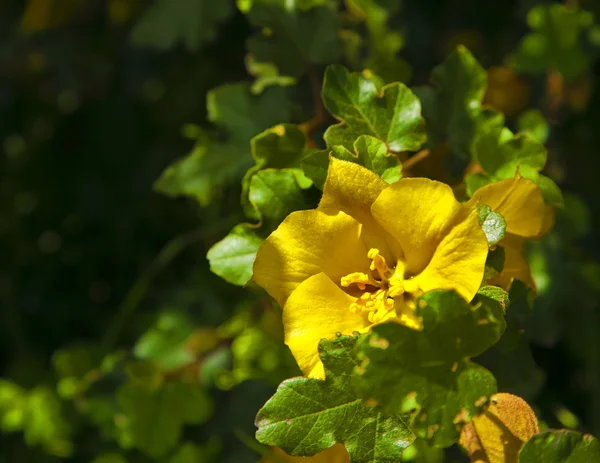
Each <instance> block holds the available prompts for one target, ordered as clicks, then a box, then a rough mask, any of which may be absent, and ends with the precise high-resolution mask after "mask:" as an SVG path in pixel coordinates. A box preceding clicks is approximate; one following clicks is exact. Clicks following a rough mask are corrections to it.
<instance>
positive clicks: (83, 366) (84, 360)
mask: <svg viewBox="0 0 600 463" xmlns="http://www.w3.org/2000/svg"><path fill="white" fill-rule="evenodd" d="M99 360H100V352H99V349H98V348H97V347H96V346H85V345H81V346H74V347H69V348H64V349H60V350H58V351H56V352H55V353H54V354H53V355H52V364H53V366H54V370H55V371H56V373H57V374H58V376H59V377H60V378H66V377H75V378H81V377H82V376H83V375H85V374H86V373H87V372H88V371H90V370H91V369H92V368H94V367H95V366H97V364H98V363H99Z"/></svg>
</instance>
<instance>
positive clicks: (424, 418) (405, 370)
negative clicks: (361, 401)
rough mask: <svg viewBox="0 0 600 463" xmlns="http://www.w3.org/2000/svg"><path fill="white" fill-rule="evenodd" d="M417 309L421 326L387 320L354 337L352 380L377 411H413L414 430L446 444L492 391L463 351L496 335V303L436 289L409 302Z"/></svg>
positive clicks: (479, 348)
mask: <svg viewBox="0 0 600 463" xmlns="http://www.w3.org/2000/svg"><path fill="white" fill-rule="evenodd" d="M417 314H418V315H420V316H421V317H422V318H423V330H422V331H416V330H413V329H410V328H407V327H405V326H402V325H399V324H395V323H392V324H384V325H378V326H375V327H374V328H373V331H372V333H371V334H369V335H366V336H363V337H361V338H359V340H358V343H357V354H356V355H357V358H358V359H359V360H360V365H359V366H358V368H357V371H358V373H359V376H357V377H356V387H357V388H358V390H359V392H360V393H361V395H363V396H366V397H370V398H373V399H374V400H376V401H377V402H378V403H379V404H380V405H381V406H382V409H383V410H384V411H387V412H389V413H406V412H408V411H414V413H415V419H414V421H413V431H414V432H415V433H416V434H417V436H418V437H421V438H423V439H427V440H428V441H430V443H431V444H433V445H437V446H439V447H447V446H449V445H451V444H453V443H454V442H456V440H457V438H458V429H457V424H458V423H460V422H467V421H469V420H470V418H471V417H472V416H473V415H474V414H475V413H476V412H478V410H479V407H480V406H481V405H482V404H483V402H484V400H483V398H487V397H489V396H490V395H491V394H493V393H495V392H496V382H495V380H494V377H493V376H492V375H491V374H490V373H489V372H488V371H487V370H486V369H484V368H482V367H480V366H479V365H476V364H474V363H472V362H470V361H469V360H468V359H467V358H468V357H472V356H476V355H479V354H481V353H482V352H484V351H485V350H486V349H488V348H489V347H490V346H491V345H493V344H494V343H495V342H496V341H497V340H498V339H499V338H500V336H501V334H502V332H503V331H504V328H505V321H504V315H503V309H502V307H501V305H500V304H499V303H498V302H497V301H495V300H493V299H490V298H488V297H487V296H485V295H483V294H480V295H478V296H477V297H476V299H475V305H474V306H473V307H472V306H471V305H469V304H468V303H467V302H465V301H464V300H463V299H462V298H461V297H460V296H458V295H457V294H456V293H454V292H445V291H436V292H431V293H427V294H425V295H424V296H423V297H422V298H421V299H420V300H419V301H417ZM392 391H393V393H392Z"/></svg>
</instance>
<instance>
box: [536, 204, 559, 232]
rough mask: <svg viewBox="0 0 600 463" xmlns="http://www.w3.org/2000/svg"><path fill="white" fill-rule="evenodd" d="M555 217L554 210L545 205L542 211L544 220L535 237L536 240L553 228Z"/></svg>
mask: <svg viewBox="0 0 600 463" xmlns="http://www.w3.org/2000/svg"><path fill="white" fill-rule="evenodd" d="M555 216H556V208H555V207H553V206H550V205H548V204H546V207H545V210H544V220H543V223H542V229H541V230H540V233H539V235H538V236H536V238H541V237H542V236H544V235H545V234H546V233H548V232H549V231H550V229H552V227H553V226H554V219H555Z"/></svg>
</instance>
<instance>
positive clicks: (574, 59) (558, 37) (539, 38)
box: [510, 4, 594, 81]
mask: <svg viewBox="0 0 600 463" xmlns="http://www.w3.org/2000/svg"><path fill="white" fill-rule="evenodd" d="M527 22H528V23H529V26H530V27H531V28H532V29H533V31H532V32H531V33H529V34H527V35H526V36H525V37H524V38H523V40H522V41H521V43H520V44H519V47H518V49H517V51H516V53H515V54H514V56H513V57H512V58H511V59H510V61H511V64H512V66H513V67H514V68H515V70H516V71H517V72H520V73H526V74H542V73H544V72H546V71H547V70H549V69H555V70H557V71H558V72H560V73H561V74H562V76H563V77H564V78H565V80H567V81H569V80H572V79H574V78H575V77H578V76H579V75H581V74H582V73H583V72H585V71H586V70H587V69H588V68H589V66H590V65H591V62H592V59H593V55H592V53H590V51H588V50H587V49H586V47H585V45H584V41H583V40H582V35H583V33H584V32H585V31H586V30H588V29H589V28H590V27H591V26H593V23H594V18H593V16H592V14H591V13H589V12H587V11H585V10H581V9H578V8H576V7H570V6H565V5H560V4H553V5H539V6H535V7H534V8H532V9H531V10H530V11H529V13H528V15H527Z"/></svg>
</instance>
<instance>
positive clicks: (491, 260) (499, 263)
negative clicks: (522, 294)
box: [483, 246, 505, 292]
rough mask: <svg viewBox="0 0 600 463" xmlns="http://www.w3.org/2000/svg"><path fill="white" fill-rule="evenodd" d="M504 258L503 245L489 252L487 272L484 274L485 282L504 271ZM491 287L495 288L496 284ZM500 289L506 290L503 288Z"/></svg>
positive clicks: (486, 264) (486, 263)
mask: <svg viewBox="0 0 600 463" xmlns="http://www.w3.org/2000/svg"><path fill="white" fill-rule="evenodd" d="M504 258H505V251H504V248H503V247H502V246H496V248H495V249H494V250H493V251H490V252H488V256H487V259H486V261H485V272H484V275H483V281H484V283H485V282H486V281H487V280H489V279H490V278H493V277H495V276H496V275H498V274H499V273H500V272H502V269H503V268H504ZM490 287H491V288H493V287H494V286H490ZM498 289H500V288H498ZM500 291H502V292H504V291H503V290H500Z"/></svg>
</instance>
